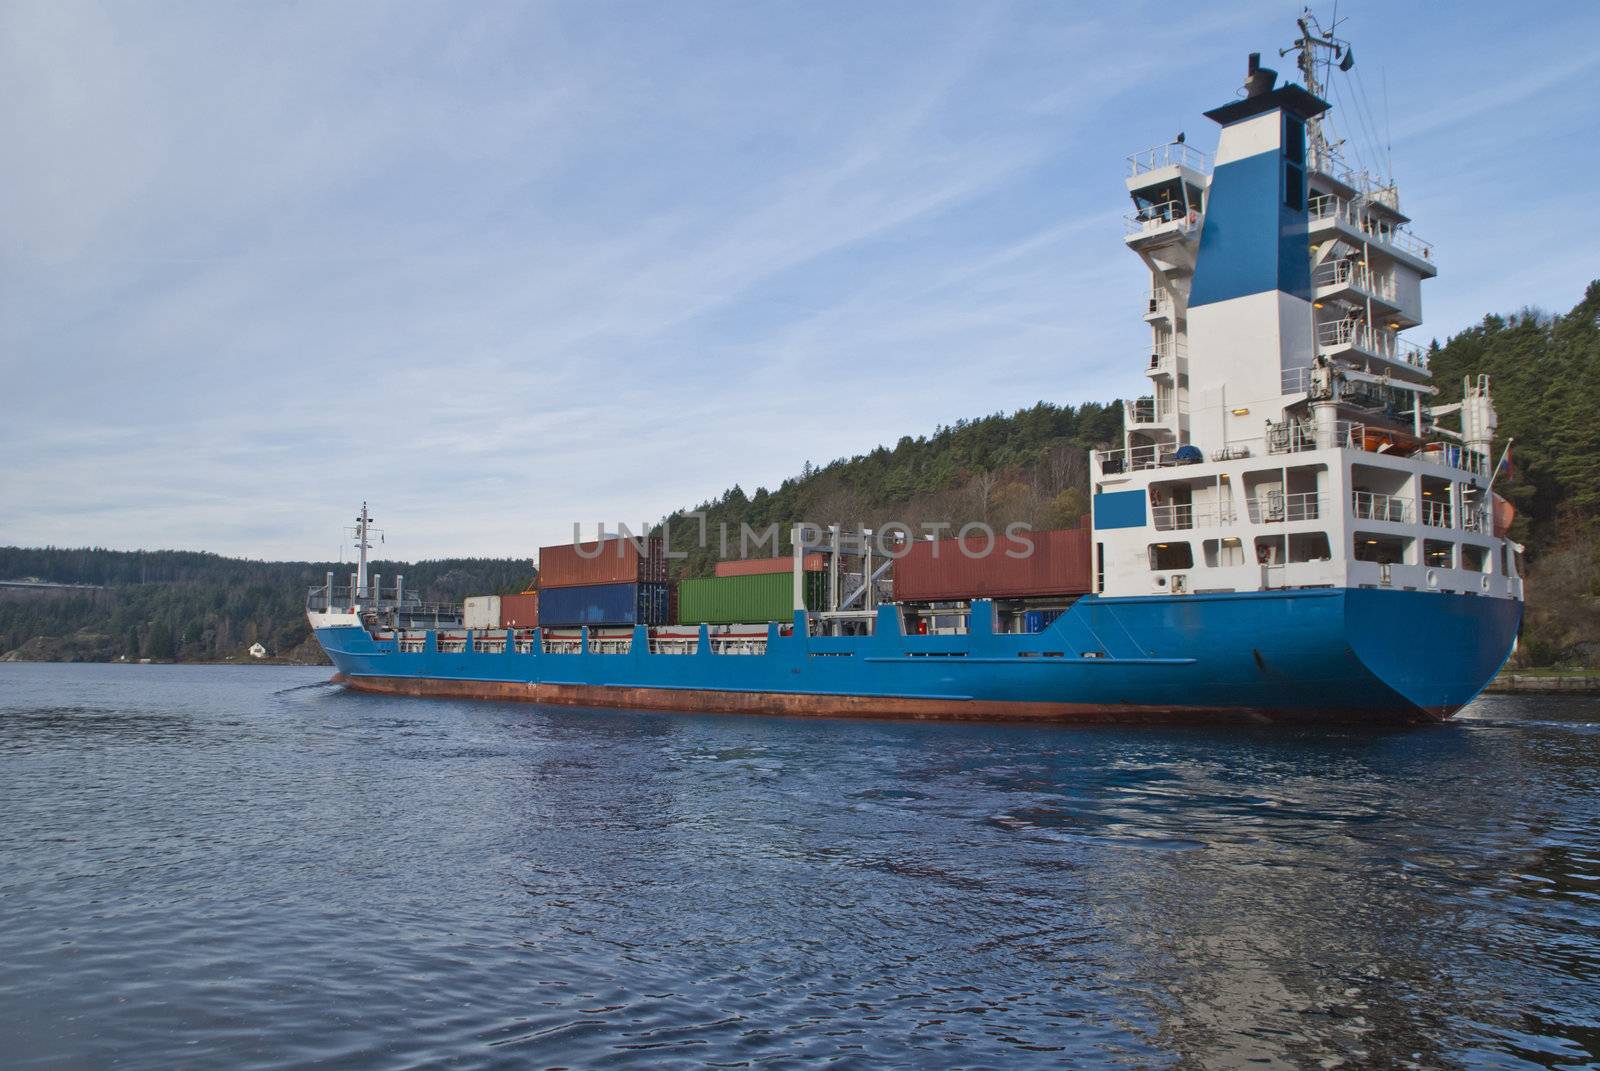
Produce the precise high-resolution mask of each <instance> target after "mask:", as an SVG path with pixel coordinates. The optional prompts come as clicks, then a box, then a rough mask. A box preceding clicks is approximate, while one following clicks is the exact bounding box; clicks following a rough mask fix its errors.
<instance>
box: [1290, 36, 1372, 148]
mask: <svg viewBox="0 0 1600 1071" xmlns="http://www.w3.org/2000/svg"><path fill="white" fill-rule="evenodd" d="M1342 21H1343V20H1342V19H1337V18H1336V19H1335V20H1334V22H1333V25H1332V26H1330V27H1328V28H1327V29H1323V28H1322V24H1321V23H1319V22H1318V21H1317V17H1316V15H1314V14H1312V13H1311V9H1310V8H1305V9H1304V10H1302V11H1301V13H1300V17H1299V18H1298V19H1296V20H1295V25H1296V26H1298V27H1300V36H1299V37H1297V38H1295V42H1294V44H1292V45H1290V46H1289V47H1288V48H1280V49H1278V56H1279V58H1282V57H1284V56H1287V55H1289V54H1290V53H1291V52H1294V53H1298V55H1297V56H1296V57H1295V64H1296V65H1297V66H1298V67H1299V68H1300V77H1301V78H1302V79H1303V80H1304V81H1305V86H1306V89H1307V90H1309V91H1310V92H1311V94H1312V95H1313V96H1317V97H1320V96H1322V95H1323V94H1324V92H1325V88H1326V87H1325V85H1324V81H1325V80H1324V79H1322V78H1320V77H1318V69H1319V67H1320V68H1322V69H1326V68H1328V67H1329V66H1331V65H1332V64H1333V63H1334V62H1337V63H1338V64H1339V69H1340V70H1341V71H1348V70H1350V68H1351V67H1354V66H1355V62H1356V54H1355V51H1354V50H1353V49H1351V47H1350V42H1349V41H1346V40H1344V39H1343V38H1342V37H1337V36H1335V35H1334V31H1335V30H1337V29H1338V28H1339V25H1340V23H1341V22H1342ZM1306 133H1307V134H1308V135H1309V136H1310V139H1311V146H1312V148H1313V149H1314V150H1316V151H1319V152H1321V153H1327V152H1329V151H1330V150H1331V146H1330V145H1329V144H1328V142H1327V139H1326V137H1325V136H1324V134H1323V131H1322V117H1321V116H1316V117H1314V118H1312V119H1309V120H1307V121H1306Z"/></svg>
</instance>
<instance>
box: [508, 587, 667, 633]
mask: <svg viewBox="0 0 1600 1071" xmlns="http://www.w3.org/2000/svg"><path fill="white" fill-rule="evenodd" d="M670 600H671V591H670V588H669V587H668V586H667V585H666V584H586V585H584V586H583V587H570V588H545V589H544V590H543V591H541V592H539V624H540V625H542V626H545V627H547V628H564V627H573V626H577V625H599V626H622V625H665V624H667V618H668V616H669V615H670V613H671V606H670Z"/></svg>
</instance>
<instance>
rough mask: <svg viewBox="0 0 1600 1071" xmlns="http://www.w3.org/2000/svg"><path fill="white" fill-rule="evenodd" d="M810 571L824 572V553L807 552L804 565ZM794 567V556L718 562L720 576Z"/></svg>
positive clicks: (781, 571) (762, 572) (756, 573)
mask: <svg viewBox="0 0 1600 1071" xmlns="http://www.w3.org/2000/svg"><path fill="white" fill-rule="evenodd" d="M802 567H803V568H804V569H805V571H806V572H808V573H820V572H822V555H821V554H818V553H812V554H807V555H806V556H805V560H804V562H803V566H802ZM792 569H794V558H793V556H785V557H782V558H739V559H737V560H734V561H726V562H718V563H717V575H718V576H757V575H760V574H764V573H787V572H789V571H791V570H792Z"/></svg>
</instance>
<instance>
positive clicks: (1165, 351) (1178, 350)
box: [1148, 336, 1189, 372]
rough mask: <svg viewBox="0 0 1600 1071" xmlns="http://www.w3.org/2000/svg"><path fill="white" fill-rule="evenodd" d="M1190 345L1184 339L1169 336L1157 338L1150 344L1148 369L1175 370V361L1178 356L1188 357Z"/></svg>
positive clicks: (1153, 370)
mask: <svg viewBox="0 0 1600 1071" xmlns="http://www.w3.org/2000/svg"><path fill="white" fill-rule="evenodd" d="M1188 356H1189V346H1188V343H1186V342H1184V341H1183V340H1182V339H1177V338H1173V337H1171V336H1168V337H1166V338H1162V339H1157V340H1156V341H1154V342H1152V343H1151V344H1150V367H1149V369H1148V371H1151V372H1155V371H1166V372H1173V371H1176V370H1177V369H1176V368H1175V367H1174V361H1175V360H1176V359H1178V358H1183V359H1185V360H1187V359H1188Z"/></svg>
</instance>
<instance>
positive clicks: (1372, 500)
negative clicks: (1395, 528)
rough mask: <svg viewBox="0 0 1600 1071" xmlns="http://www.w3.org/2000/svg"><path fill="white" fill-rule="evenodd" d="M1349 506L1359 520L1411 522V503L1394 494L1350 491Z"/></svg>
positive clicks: (1396, 522) (1394, 522) (1393, 522)
mask: <svg viewBox="0 0 1600 1071" xmlns="http://www.w3.org/2000/svg"><path fill="white" fill-rule="evenodd" d="M1350 506H1351V508H1352V509H1354V510H1355V514H1356V517H1357V518H1358V519H1359V520H1363V521H1389V522H1390V523H1392V524H1410V523H1411V503H1410V502H1408V501H1406V500H1405V499H1403V498H1399V497H1397V496H1395V495H1386V494H1382V493H1380V492H1377V491H1352V492H1350Z"/></svg>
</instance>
